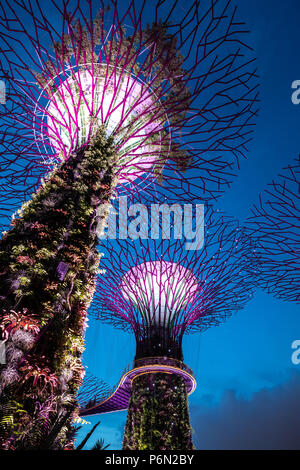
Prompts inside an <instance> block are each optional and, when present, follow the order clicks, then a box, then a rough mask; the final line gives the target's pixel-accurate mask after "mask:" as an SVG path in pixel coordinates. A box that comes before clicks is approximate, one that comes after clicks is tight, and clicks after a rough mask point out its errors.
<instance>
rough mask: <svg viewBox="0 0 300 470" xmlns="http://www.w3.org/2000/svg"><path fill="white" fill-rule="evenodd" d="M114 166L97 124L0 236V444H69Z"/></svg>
mask: <svg viewBox="0 0 300 470" xmlns="http://www.w3.org/2000/svg"><path fill="white" fill-rule="evenodd" d="M114 167H115V158H114V148H113V145H112V140H111V139H110V138H108V139H107V138H106V137H105V136H104V134H103V133H102V131H99V132H98V134H97V136H96V137H95V139H94V140H93V141H92V142H91V144H90V145H89V146H88V147H85V148H84V147H83V148H82V149H80V150H79V151H78V152H77V153H75V154H73V155H72V156H71V158H69V159H68V161H67V162H65V163H64V164H62V165H61V166H60V167H59V168H57V169H56V170H55V171H54V172H53V173H52V174H51V175H50V176H49V178H48V179H47V181H46V182H44V183H43V184H42V186H41V187H40V189H39V190H38V191H37V193H36V194H35V195H34V196H33V198H32V199H31V201H29V202H28V203H26V204H25V205H24V206H23V208H22V210H21V212H20V214H19V217H18V218H16V219H14V220H13V228H12V229H11V230H10V231H8V232H6V233H5V234H4V237H3V239H2V240H1V242H0V250H1V251H0V301H1V304H0V305H1V317H0V318H1V320H0V327H1V330H2V338H3V339H4V340H5V341H6V364H5V365H4V366H2V370H1V374H0V384H1V389H0V391H1V396H0V406H1V408H0V423H1V428H2V432H1V436H0V443H1V447H2V448H3V449H22V448H25V449H30V448H34V449H36V448H45V447H47V446H48V447H49V448H53V449H59V448H66V447H68V446H71V447H72V443H71V444H70V442H68V435H70V433H71V429H72V426H71V423H72V421H73V419H74V416H75V415H76V411H75V410H76V400H75V395H76V392H77V390H78V388H79V387H80V385H81V383H82V378H83V375H84V372H83V367H82V365H81V358H80V357H81V353H82V352H83V350H84V339H83V333H84V330H85V327H86V312H87V308H88V306H89V304H90V301H91V298H92V294H93V291H94V282H95V275H96V272H97V269H98V265H99V260H100V254H99V253H98V252H97V249H96V245H97V240H98V238H97V233H98V230H101V225H103V224H104V219H105V216H101V215H99V212H98V210H97V209H98V207H99V206H100V205H102V204H106V203H108V201H109V198H110V197H111V195H112V192H113V187H114V174H113V168H114Z"/></svg>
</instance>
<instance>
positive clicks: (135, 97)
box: [0, 0, 257, 217]
mask: <svg viewBox="0 0 300 470" xmlns="http://www.w3.org/2000/svg"><path fill="white" fill-rule="evenodd" d="M179 3H180V5H179ZM96 4H97V5H96ZM104 4H105V2H104V1H103V0H101V1H99V2H92V1H86V2H82V1H79V0H73V1H70V0H51V3H50V4H49V5H51V15H49V14H48V13H49V10H48V9H49V6H48V3H47V2H39V1H37V0H36V1H30V2H27V1H25V0H19V1H16V0H15V1H11V0H3V1H2V2H1V5H0V36H1V40H2V41H1V45H0V75H1V76H2V78H3V79H5V82H6V85H7V86H6V88H7V90H8V92H7V99H6V103H4V104H2V105H1V107H0V117H1V121H2V126H1V129H0V143H1V146H0V162H1V168H2V169H3V172H2V175H1V188H0V189H1V192H0V206H1V208H2V209H1V215H4V216H6V217H8V216H9V215H10V213H11V211H12V210H15V209H16V208H18V207H19V206H20V204H21V203H22V202H23V201H24V199H28V197H29V196H30V195H31V194H32V193H33V192H34V191H35V190H36V188H37V187H38V186H39V185H40V182H41V179H42V178H43V177H45V175H47V174H48V172H49V170H50V169H52V168H53V166H54V165H55V164H60V163H61V162H62V161H63V160H65V159H67V158H68V155H69V154H70V152H71V150H74V149H77V147H78V146H79V147H80V145H85V144H87V143H88V142H89V139H90V138H91V137H92V136H93V133H94V131H95V129H96V128H97V126H98V125H99V124H104V125H105V126H106V129H107V134H108V135H109V134H110V135H112V136H113V137H114V140H115V145H116V150H117V152H119V154H118V155H119V167H118V171H117V176H118V177H119V184H118V187H117V193H122V192H124V191H126V192H127V193H128V194H129V193H132V194H134V193H135V192H136V189H137V187H138V188H139V189H140V188H143V190H144V193H145V195H147V196H149V197H152V194H153V185H154V184H155V179H156V177H161V173H163V175H164V178H165V179H166V180H167V181H168V188H169V194H170V196H171V195H172V196H173V197H174V198H176V197H177V196H178V193H179V194H180V196H179V197H186V194H187V193H188V195H189V198H190V199H195V198H197V199H198V198H199V194H200V193H201V194H202V195H203V197H202V199H206V200H209V199H212V198H216V197H217V196H218V195H219V194H221V193H222V192H223V190H224V188H227V186H228V184H229V183H230V181H231V179H232V176H233V174H234V171H235V169H237V168H238V162H239V159H240V158H243V157H244V156H245V155H246V153H247V143H248V142H249V140H250V139H251V132H252V126H253V118H254V117H255V115H256V112H257V109H256V102H257V81H256V73H255V64H254V59H253V56H252V53H251V51H250V48H248V46H247V45H246V43H245V42H244V36H245V33H246V28H244V26H243V25H242V23H241V22H240V21H237V19H236V11H235V9H234V8H232V7H231V4H230V1H227V0H226V1H224V0H216V1H214V2H213V4H212V2H211V1H210V0H204V1H201V2H200V0H193V1H191V2H188V4H182V2H176V1H174V2H170V1H169V0H168V1H166V0H160V1H157V2H155V3H154V2H153V0H146V1H145V2H139V1H135V0H129V1H128V2H124V1H123V0H122V1H120V0H117V1H114V2H111V9H110V10H109V11H108V10H107V9H105V8H104ZM96 8H97V9H98V8H100V11H99V10H96ZM199 12H201V15H200V14H199ZM147 23H150V24H151V23H153V27H148V28H147ZM183 170H185V173H184V171H183ZM157 191H159V192H160V193H161V194H162V193H163V192H164V189H159V188H158V189H157ZM175 196H176V197H175Z"/></svg>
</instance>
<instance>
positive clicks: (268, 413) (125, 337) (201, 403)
mask: <svg viewBox="0 0 300 470" xmlns="http://www.w3.org/2000/svg"><path fill="white" fill-rule="evenodd" d="M140 1H141V0H140ZM43 2H44V0H41V4H43ZM122 2H124V4H126V2H127V0H122ZM179 2H182V4H185V3H186V0H179ZM108 3H109V2H108ZM137 3H139V1H137ZM188 3H189V2H188ZM200 3H201V2H200ZM96 4H97V2H96V1H95V5H96ZM233 4H236V5H237V7H238V18H239V19H241V20H242V21H245V22H246V23H247V26H248V27H249V30H250V31H251V34H250V35H249V38H248V43H249V44H250V45H251V46H252V47H253V49H254V51H255V56H256V57H257V67H258V74H259V77H260V78H259V82H260V112H259V117H258V119H257V125H256V128H255V132H254V136H253V141H252V142H251V143H250V144H249V153H248V158H247V159H246V160H243V161H242V162H241V165H240V166H241V168H240V171H239V172H238V175H237V177H236V178H235V179H234V181H233V183H232V185H231V187H230V189H228V191H227V192H226V193H225V194H224V195H223V196H222V197H221V198H220V200H219V201H218V208H219V209H221V210H224V211H226V213H228V214H229V215H232V216H234V217H236V218H237V219H239V220H240V221H241V222H243V221H245V219H246V218H247V217H248V216H249V215H250V208H251V206H252V205H253V204H254V203H255V202H257V201H258V195H259V193H260V192H262V191H263V190H264V189H265V188H266V186H267V184H268V183H270V182H271V181H272V180H273V179H274V178H276V176H277V174H278V173H279V172H280V170H281V168H282V167H284V166H286V165H288V164H289V163H291V164H292V163H293V160H294V159H295V158H297V156H298V155H299V154H300V132H299V125H300V105H298V106H297V105H294V104H293V103H292V100H291V95H292V88H291V86H292V82H293V81H295V80H300V52H299V18H300V2H299V0H285V1H282V0H233ZM47 15H49V18H52V16H53V21H55V20H56V18H55V15H54V14H53V13H52V11H51V9H49V12H47ZM57 21H59V19H57ZM199 202H201V201H199ZM299 310H300V309H299V305H296V304H294V303H288V302H284V301H281V300H276V299H274V298H273V296H272V295H268V294H267V293H265V292H263V291H262V290H260V289H257V290H256V291H255V292H254V296H253V298H252V299H251V300H250V301H249V303H248V304H247V306H246V307H245V308H244V309H243V310H241V311H239V312H238V313H237V314H236V315H233V316H232V317H231V318H230V319H228V320H227V322H226V323H224V324H222V325H221V326H218V327H217V328H212V329H209V330H207V331H206V332H205V333H203V334H197V333H195V334H193V335H190V336H186V337H185V339H184V342H183V353H184V362H185V363H186V364H187V365H188V366H189V367H191V368H192V369H193V371H194V374H195V377H196V380H197V389H196V391H195V392H194V393H193V394H192V395H191V396H190V397H189V406H190V415H191V423H192V428H193V440H194V444H195V447H196V448H197V449H259V448H270V449H280V448H294V449H295V448H298V449H299V448H300V411H299V409H300V408H299V400H300V398H299V397H300V364H299V365H294V364H293V363H292V360H291V356H292V352H293V350H292V348H291V345H292V343H293V341H295V340H300V311H299ZM134 355H135V340H134V337H133V335H132V334H129V333H124V332H122V331H120V330H117V329H115V328H113V327H112V326H109V325H103V324H101V323H100V322H97V321H95V320H93V319H90V320H89V328H88V329H87V332H86V351H85V353H84V365H85V367H86V368H87V370H88V371H89V372H90V373H92V374H93V375H95V376H97V377H99V378H100V379H102V380H103V381H104V382H106V383H107V384H109V385H110V386H114V385H116V384H117V383H118V381H119V379H120V377H121V374H122V372H123V370H124V369H125V367H127V366H128V365H129V364H131V363H132V361H133V358H134ZM86 419H87V421H88V422H89V423H91V424H94V423H95V422H96V421H98V420H100V421H101V425H100V426H99V428H98V430H97V431H96V432H95V433H94V435H93V436H92V437H91V439H90V440H89V442H88V444H87V446H86V447H87V448H90V447H91V446H92V445H93V443H94V442H95V441H96V440H97V439H99V438H100V437H103V438H104V440H105V443H106V444H110V449H114V450H117V449H121V447H122V434H123V430H124V425H125V421H126V412H125V411H122V412H117V413H111V414H106V415H102V416H95V417H88V418H86ZM90 429H91V425H90V424H85V425H83V426H82V429H81V430H80V432H79V435H78V442H80V440H81V439H82V438H83V437H84V435H85V434H86V433H87V432H88V431H89V430H90Z"/></svg>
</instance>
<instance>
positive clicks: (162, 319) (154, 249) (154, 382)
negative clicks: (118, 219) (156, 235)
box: [82, 208, 252, 450]
mask: <svg viewBox="0 0 300 470" xmlns="http://www.w3.org/2000/svg"><path fill="white" fill-rule="evenodd" d="M203 224H204V220H203ZM203 237H204V240H205V242H204V246H203V248H201V249H198V250H187V249H186V246H185V240H184V239H175V240H170V239H160V240H154V239H153V240H152V239H147V240H136V241H131V242H128V240H127V241H122V240H114V241H112V240H108V241H107V242H105V247H104V249H103V251H104V255H105V256H104V257H103V268H104V269H105V274H102V275H100V276H99V282H98V286H97V289H96V293H95V296H94V302H93V304H92V305H91V315H92V316H94V317H95V318H98V319H101V320H102V321H107V322H109V323H112V324H113V325H115V326H116V327H120V328H122V329H124V330H130V331H132V332H133V333H134V335H135V338H136V346H137V347H136V356H135V362H134V368H133V369H132V370H131V371H129V372H126V374H124V376H123V378H122V379H121V381H120V385H119V388H118V390H117V392H116V393H115V395H114V396H113V397H112V399H111V406H112V408H111V409H116V406H115V405H116V397H117V396H119V397H120V408H121V409H123V408H124V405H125V401H124V396H123V397H122V394H121V391H123V395H124V393H128V388H130V400H129V405H128V418H127V424H126V429H125V435H124V443H123V446H124V448H125V449H140V450H141V449H152V450H153V449H161V450H163V449H177V450H178V449H189V448H192V441H191V431H190V425H189V415H188V407H187V392H191V391H193V389H194V387H195V382H194V379H193V375H192V372H191V371H189V370H188V368H187V367H186V366H185V365H184V364H183V363H182V360H183V352H182V339H183V335H184V334H185V333H188V332H192V331H199V330H200V331H204V330H205V329H207V328H209V327H211V326H214V325H218V324H220V323H221V322H223V321H224V320H225V319H226V318H228V317H229V316H230V315H231V314H232V313H233V312H234V311H237V310H239V309H241V308H242V307H243V306H244V305H245V303H246V302H247V301H248V300H249V298H250V297H251V296H252V283H251V278H250V277H249V275H248V274H247V270H248V268H249V266H248V264H249V263H251V260H250V259H249V258H248V257H246V256H245V255H246V253H247V252H248V250H249V249H250V246H251V241H250V240H249V237H248V236H246V235H245V233H244V231H243V230H242V229H241V228H240V227H239V225H238V224H237V223H236V222H235V221H234V220H232V219H231V218H228V217H225V216H221V215H218V213H214V211H213V210H212V209H211V208H208V209H207V211H206V214H205V226H203ZM107 410H108V403H107V401H106V402H105V403H104V404H98V406H97V404H96V405H94V406H93V407H91V408H90V409H85V410H83V412H82V414H83V415H89V414H94V413H100V412H102V411H103V412H106V411H107ZM150 423H152V424H151V425H150Z"/></svg>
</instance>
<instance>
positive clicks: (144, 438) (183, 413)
mask: <svg viewBox="0 0 300 470" xmlns="http://www.w3.org/2000/svg"><path fill="white" fill-rule="evenodd" d="M123 449H131V450H191V449H193V444H192V438H191V427H190V420H189V411H188V401H187V393H186V388H185V384H184V381H183V379H182V378H181V377H179V376H178V375H175V374H172V375H170V374H164V373H152V374H144V375H140V376H138V377H137V378H136V379H135V380H134V381H133V384H132V390H131V398H130V402H129V407H128V415H127V422H126V427H125V434H124V441H123Z"/></svg>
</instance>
